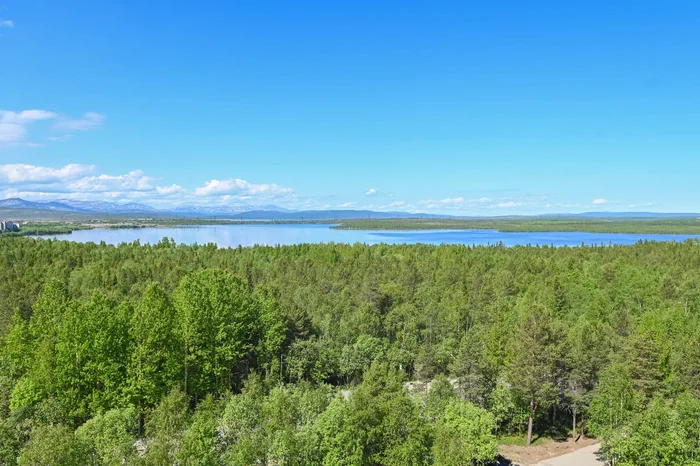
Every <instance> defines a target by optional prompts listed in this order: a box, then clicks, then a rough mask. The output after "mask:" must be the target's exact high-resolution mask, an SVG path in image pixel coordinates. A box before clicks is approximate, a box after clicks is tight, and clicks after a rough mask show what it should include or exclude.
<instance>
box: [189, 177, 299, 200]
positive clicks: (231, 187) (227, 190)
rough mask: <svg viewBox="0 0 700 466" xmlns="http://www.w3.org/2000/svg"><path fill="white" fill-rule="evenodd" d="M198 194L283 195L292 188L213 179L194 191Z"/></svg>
mask: <svg viewBox="0 0 700 466" xmlns="http://www.w3.org/2000/svg"><path fill="white" fill-rule="evenodd" d="M194 193H195V195H197V196H216V195H226V194H228V195H239V196H260V195H264V196H270V197H275V196H282V195H285V194H290V193H292V189H291V188H285V187H283V186H280V185H278V184H274V183H273V184H253V183H249V182H247V181H246V180H241V179H239V178H229V179H226V180H211V181H208V182H207V183H205V184H204V186H203V187H201V188H197V189H195V191H194Z"/></svg>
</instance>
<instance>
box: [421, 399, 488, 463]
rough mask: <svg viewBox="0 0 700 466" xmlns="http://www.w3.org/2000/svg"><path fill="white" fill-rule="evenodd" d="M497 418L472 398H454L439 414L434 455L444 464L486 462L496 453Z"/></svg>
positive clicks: (437, 461)
mask: <svg viewBox="0 0 700 466" xmlns="http://www.w3.org/2000/svg"><path fill="white" fill-rule="evenodd" d="M495 426H496V421H495V419H494V417H493V415H492V414H491V413H489V412H488V411H486V410H483V409H480V408H477V407H476V406H474V405H472V404H471V403H469V402H464V401H458V400H453V401H451V402H450V403H449V404H448V405H447V406H446V407H445V410H444V413H443V414H442V416H440V418H438V421H437V425H436V427H435V444H434V446H433V455H434V456H435V464H436V465H441V466H468V465H487V464H490V463H491V462H492V461H493V459H494V458H495V457H496V454H497V452H498V443H497V442H496V436H495V435H494V429H495Z"/></svg>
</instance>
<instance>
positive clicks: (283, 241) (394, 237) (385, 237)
mask: <svg viewBox="0 0 700 466" xmlns="http://www.w3.org/2000/svg"><path fill="white" fill-rule="evenodd" d="M44 237H45V238H57V239H66V240H71V241H78V242H83V243H84V242H95V243H99V242H100V241H104V242H105V243H108V244H119V243H125V242H126V243H130V242H133V241H136V240H139V241H140V242H141V243H151V244H153V243H157V242H158V241H160V240H161V239H163V238H172V239H174V240H175V242H176V243H178V244H194V243H197V244H207V243H216V244H217V245H218V246H219V247H237V246H239V245H241V246H253V245H256V244H261V245H270V246H272V245H289V244H300V243H330V242H335V243H366V244H378V243H387V244H412V243H426V244H443V243H445V244H466V245H489V244H498V243H503V244H504V245H506V246H516V245H528V244H531V245H547V246H549V245H553V246H580V245H581V244H586V245H593V244H598V245H600V244H603V245H609V244H634V243H636V242H638V241H643V240H648V241H685V240H686V239H688V238H694V239H700V235H645V234H621V233H575V232H544V233H520V232H518V233H504V232H499V231H496V230H415V231H378V230H334V229H332V228H330V227H329V226H328V225H202V226H181V227H172V228H140V229H94V230H79V231H74V232H73V233H71V234H69V235H47V236H44Z"/></svg>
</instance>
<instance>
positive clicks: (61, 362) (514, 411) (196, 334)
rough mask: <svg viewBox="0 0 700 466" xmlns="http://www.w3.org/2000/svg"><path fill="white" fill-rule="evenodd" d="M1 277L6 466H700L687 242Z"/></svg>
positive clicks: (178, 254) (693, 265)
mask: <svg viewBox="0 0 700 466" xmlns="http://www.w3.org/2000/svg"><path fill="white" fill-rule="evenodd" d="M0 264H2V267H3V269H2V273H1V274H0V329H1V330H0V335H1V336H2V337H1V343H0V464H2V465H14V464H20V465H121V464H143V465H172V464H178V465H253V464H276V465H397V466H398V465H430V464H435V465H450V466H451V465H455V466H458V465H488V464H492V462H493V461H494V460H495V458H496V455H497V445H498V440H499V437H501V436H505V435H510V436H512V435H517V436H522V437H523V438H525V437H528V436H529V435H528V434H529V433H530V432H529V431H530V430H531V435H532V436H534V437H542V436H553V437H557V436H559V437H561V436H574V437H576V436H579V435H581V434H585V435H587V436H596V437H598V438H600V439H601V440H602V441H603V442H604V454H605V455H606V457H607V458H609V459H611V460H614V461H615V464H616V465H621V466H633V465H636V466H657V465H676V464H684V465H693V464H695V465H698V464H700V435H699V434H698V433H699V432H700V398H698V396H700V244H698V243H697V242H693V241H688V242H685V243H639V244H636V245H634V246H607V247H602V246H601V247H576V248H568V247H561V248H551V247H513V248H506V247H502V246H492V247H473V248H470V247H466V246H459V245H443V246H428V245H394V246H388V245H376V246H366V245H361V244H356V245H344V244H328V245H298V246H287V247H253V248H237V249H217V248H216V246H214V245H206V246H176V245H175V244H174V243H173V242H171V241H167V240H163V241H162V242H161V243H159V244H156V245H140V244H138V243H134V244H122V245H120V246H116V247H115V246H109V245H105V244H99V245H97V244H92V243H87V244H79V243H72V242H67V241H49V240H33V239H28V238H13V237H5V238H0ZM409 381H412V382H413V381H424V382H430V383H429V384H410V387H413V388H412V389H410V390H409V384H407V382H409ZM416 387H417V388H416ZM530 428H531V429H530Z"/></svg>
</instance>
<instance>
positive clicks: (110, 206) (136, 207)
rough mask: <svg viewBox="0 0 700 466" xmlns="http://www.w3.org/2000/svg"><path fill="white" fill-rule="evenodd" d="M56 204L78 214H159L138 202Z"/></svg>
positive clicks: (63, 200)
mask: <svg viewBox="0 0 700 466" xmlns="http://www.w3.org/2000/svg"><path fill="white" fill-rule="evenodd" d="M42 204H43V203H42ZM47 204H48V203H47ZM55 204H60V205H64V206H68V207H69V208H71V209H74V210H76V211H78V212H99V213H105V214H111V213H123V212H158V209H156V208H154V207H151V206H149V205H146V204H139V203H136V202H130V203H128V204H117V203H116V202H106V201H76V200H73V199H59V200H58V201H56V202H55Z"/></svg>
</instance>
